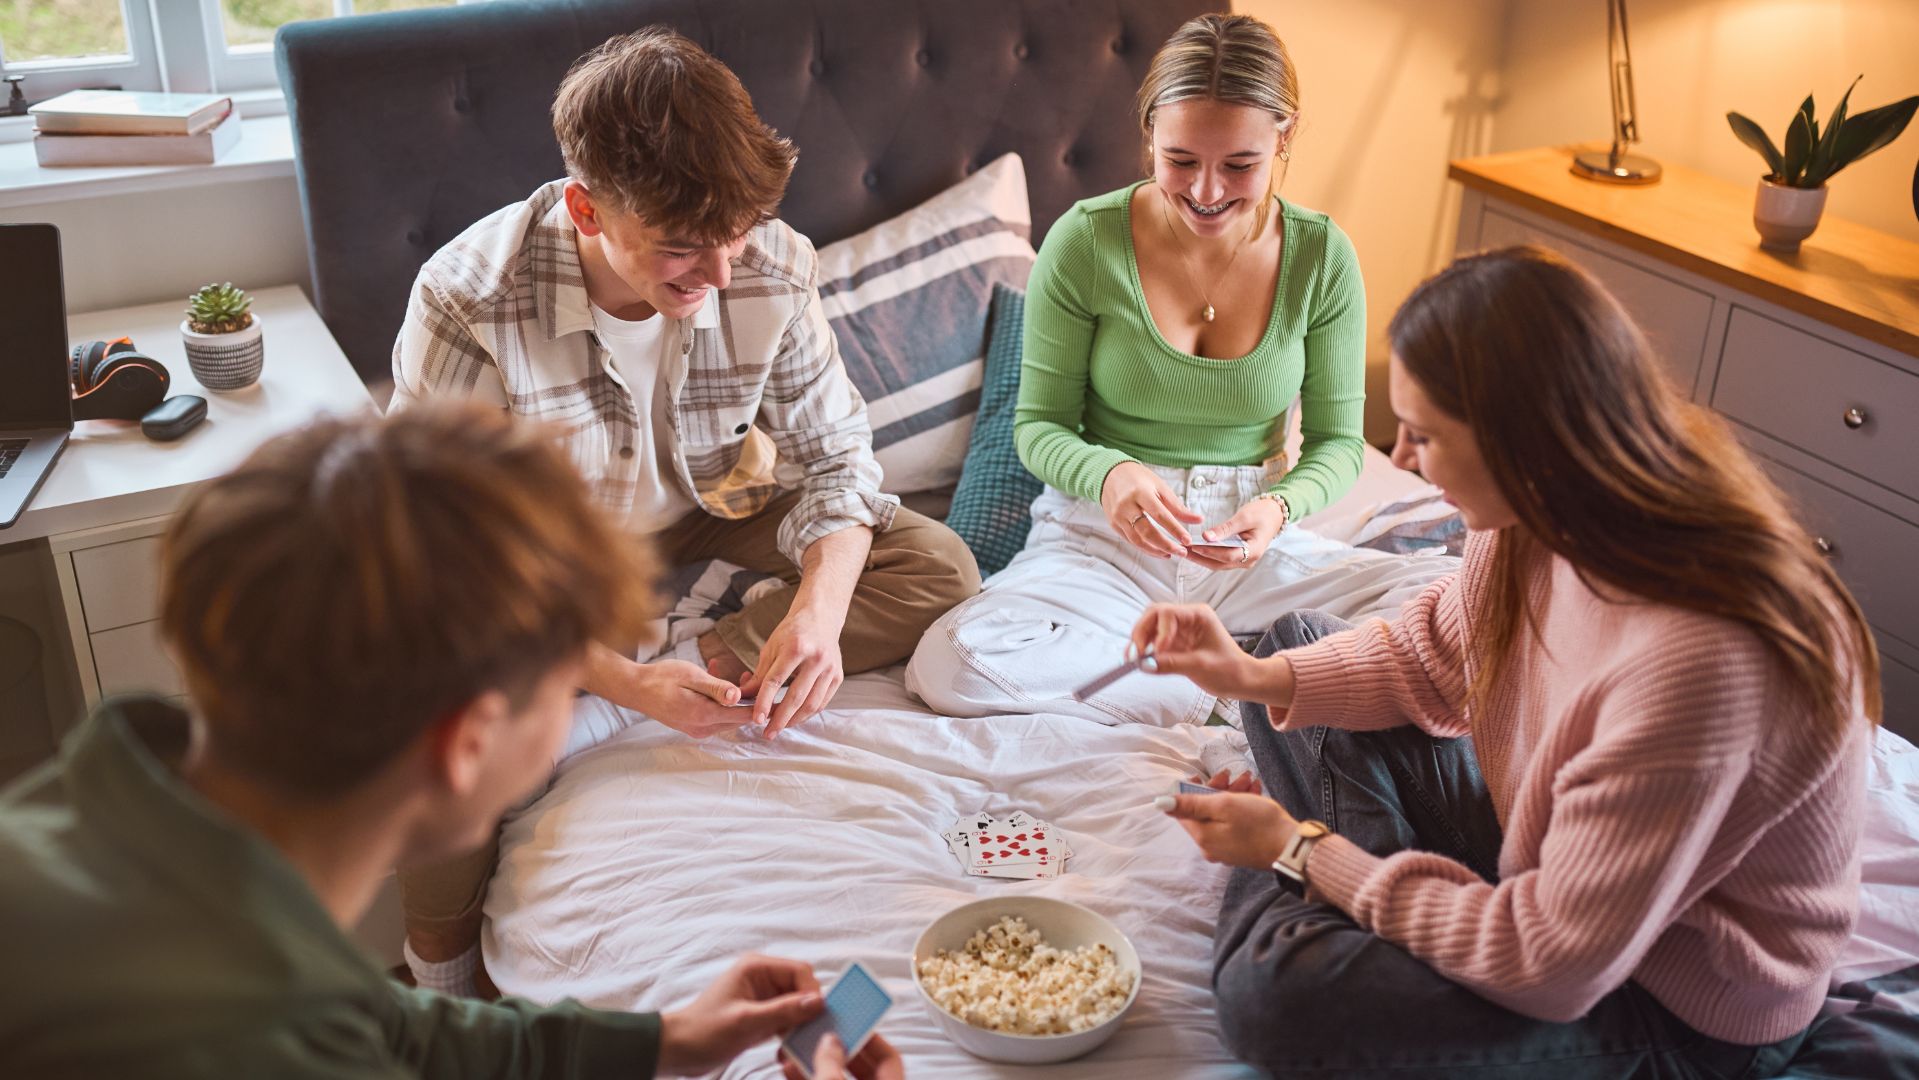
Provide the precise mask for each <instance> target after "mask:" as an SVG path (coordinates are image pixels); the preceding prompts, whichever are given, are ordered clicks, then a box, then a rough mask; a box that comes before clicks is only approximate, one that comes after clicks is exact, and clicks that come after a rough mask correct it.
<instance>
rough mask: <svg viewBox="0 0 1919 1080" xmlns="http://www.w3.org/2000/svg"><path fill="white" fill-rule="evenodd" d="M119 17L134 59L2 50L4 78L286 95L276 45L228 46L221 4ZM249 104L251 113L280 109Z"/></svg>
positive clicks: (169, 4) (336, 9) (148, 4)
mask: <svg viewBox="0 0 1919 1080" xmlns="http://www.w3.org/2000/svg"><path fill="white" fill-rule="evenodd" d="M456 2H457V3H461V4H467V3H483V2H485V0H456ZM332 4H333V15H334V17H336V18H337V17H340V16H346V15H351V14H353V0H332ZM120 14H121V18H122V19H123V20H124V22H125V25H126V28H127V50H128V53H129V55H126V56H118V57H86V58H83V59H75V60H23V61H19V62H17V63H12V64H9V63H8V62H7V59H6V56H5V54H4V52H0V75H25V76H26V77H27V79H26V82H25V84H24V85H23V89H24V90H25V92H26V94H27V97H28V99H29V100H32V101H40V100H43V99H45V98H50V97H52V96H54V95H55V94H63V93H65V92H67V91H68V90H78V89H81V88H82V87H89V86H119V87H122V88H123V89H127V90H164V91H172V92H176V93H206V92H217V93H222V94H246V95H247V96H248V97H249V98H253V97H255V96H257V97H259V98H260V99H262V102H264V101H265V99H269V98H271V99H278V98H279V90H280V73H279V71H278V70H277V69H276V67H275V65H274V62H273V46H271V45H243V46H240V47H238V48H230V47H228V45H227V35H226V26H225V24H224V23H223V22H222V18H221V10H220V0H120ZM275 103H276V104H277V101H276V102H275ZM249 104H250V107H249V108H248V109H247V114H248V115H254V116H257V115H263V114H265V113H268V112H273V111H278V110H277V109H276V108H273V107H271V106H269V107H268V108H261V107H259V103H253V102H250V103H249ZM281 107H283V106H281Z"/></svg>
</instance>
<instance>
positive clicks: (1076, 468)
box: [1013, 181, 1366, 520]
mask: <svg viewBox="0 0 1919 1080" xmlns="http://www.w3.org/2000/svg"><path fill="white" fill-rule="evenodd" d="M1144 182H1145V181H1141V183H1144ZM1138 187H1139V184H1134V185H1132V186H1130V187H1126V188H1122V189H1120V190H1119V191H1114V192H1110V193H1108V194H1105V195H1101V196H1098V197H1097V198H1092V199H1087V200H1085V201H1083V202H1080V203H1078V204H1076V205H1075V206H1074V207H1073V208H1072V209H1070V210H1068V211H1067V212H1066V213H1065V214H1064V215H1063V216H1062V217H1061V218H1060V219H1059V220H1058V221H1057V222H1055V223H1054V224H1053V227H1052V228H1051V229H1050V230H1049V231H1048V232H1047V234H1046V240H1045V242H1044V243H1043V244H1041V245H1040V250H1039V260H1038V262H1036V263H1035V264H1034V266H1033V274H1032V278H1031V280H1030V281H1029V282H1028V285H1027V294H1026V330H1025V347H1024V356H1023V359H1022V362H1021V367H1020V386H1019V405H1018V408H1017V411H1016V413H1015V419H1014V427H1013V440H1014V444H1015V445H1016V446H1017V447H1018V449H1019V456H1020V460H1021V461H1024V462H1025V463H1026V467H1027V468H1028V469H1031V470H1032V471H1033V475H1035V476H1037V477H1039V478H1040V479H1041V480H1044V481H1045V482H1046V483H1048V484H1051V485H1053V486H1054V487H1056V488H1058V489H1060V490H1061V491H1064V492H1068V493H1070V494H1073V495H1077V496H1079V497H1080V498H1083V499H1089V500H1092V501H1094V502H1097V501H1099V496H1100V488H1101V487H1102V485H1104V484H1105V482H1106V474H1107V473H1109V472H1111V471H1112V469H1113V467H1114V466H1116V465H1119V464H1121V463H1122V462H1126V461H1140V462H1144V463H1147V464H1152V465H1166V466H1172V467H1175V468H1189V467H1191V466H1194V465H1257V464H1260V463H1262V462H1264V461H1266V460H1268V459H1270V458H1272V457H1273V456H1274V455H1276V454H1278V453H1280V452H1281V451H1282V450H1283V449H1284V447H1285V440H1286V430H1287V426H1288V411H1289V410H1290V409H1291V407H1292V403H1293V401H1294V399H1295V398H1297V399H1298V401H1299V405H1300V430H1301V435H1302V436H1303V443H1302V446H1301V448H1300V454H1299V461H1298V462H1296V463H1295V464H1294V465H1293V467H1292V469H1291V470H1290V471H1288V472H1287V473H1286V474H1285V476H1284V477H1283V478H1282V479H1280V480H1279V482H1278V483H1277V484H1276V485H1274V488H1273V490H1274V491H1275V492H1277V493H1278V494H1280V495H1282V496H1284V497H1285V499H1286V505H1287V507H1288V508H1289V510H1290V511H1291V514H1290V517H1291V518H1292V519H1293V520H1298V519H1299V518H1302V517H1305V516H1306V515H1307V514H1310V513H1313V512H1314V511H1316V510H1319V509H1322V508H1324V507H1326V506H1328V505H1330V504H1331V503H1332V502H1333V501H1334V500H1335V499H1337V498H1339V497H1340V496H1341V495H1343V494H1345V493H1346V491H1347V490H1348V489H1349V488H1351V487H1352V486H1353V482H1354V481H1356V480H1358V479H1359V471H1360V467H1361V465H1362V464H1363V463H1364V457H1363V454H1364V443H1363V442H1362V441H1361V432H1362V430H1363V424H1364V414H1365V405H1366V289H1365V285H1364V283H1363V282H1362V281H1361V280H1360V275H1359V257H1358V255H1357V254H1355V253H1354V251H1353V245H1352V241H1350V240H1348V239H1347V238H1346V234H1345V233H1344V232H1341V231H1340V228H1339V226H1337V225H1335V224H1333V222H1332V219H1331V218H1328V217H1327V216H1326V215H1325V214H1320V213H1315V212H1313V211H1311V210H1305V209H1302V208H1300V207H1296V206H1293V205H1291V204H1290V203H1285V202H1283V201H1282V202H1281V203H1280V204H1279V210H1278V212H1279V213H1280V214H1281V215H1282V220H1283V221H1284V223H1285V232H1284V239H1283V243H1282V246H1281V256H1280V268H1279V281H1278V284H1277V285H1276V287H1275V289H1274V296H1273V306H1272V313H1271V315H1270V316H1269V317H1268V319H1267V323H1266V333H1265V336H1264V337H1262V338H1261V339H1260V342H1259V344H1258V345H1257V346H1255V347H1254V349H1253V351H1252V352H1251V353H1248V354H1247V355H1246V356H1244V357H1241V358H1239V359H1236V360H1210V359H1207V358H1205V357H1200V356H1194V355H1192V354H1191V353H1184V352H1180V351H1179V350H1177V349H1175V348H1173V347H1172V346H1171V345H1168V344H1167V343H1166V339H1165V338H1164V337H1162V336H1161V335H1160V332H1159V327H1158V326H1157V325H1155V324H1154V322H1153V317H1152V314H1151V313H1150V312H1149V311H1148V310H1147V307H1146V296H1145V294H1144V293H1143V292H1142V291H1141V289H1140V283H1139V264H1138V262H1137V260H1136V258H1135V256H1134V252H1133V234H1132V224H1131V221H1130V217H1131V207H1132V199H1133V192H1134V190H1135V189H1137V188H1138Z"/></svg>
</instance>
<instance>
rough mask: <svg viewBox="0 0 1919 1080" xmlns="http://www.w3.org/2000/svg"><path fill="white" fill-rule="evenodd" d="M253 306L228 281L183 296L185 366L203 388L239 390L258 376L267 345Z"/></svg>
mask: <svg viewBox="0 0 1919 1080" xmlns="http://www.w3.org/2000/svg"><path fill="white" fill-rule="evenodd" d="M252 308H253V298H252V297H250V296H248V295H247V293H246V290H245V289H236V288H234V287H233V283H232V282H230V281H229V282H227V283H225V284H223V285H207V286H204V287H202V288H201V289H200V290H199V291H198V292H195V293H194V294H193V295H192V296H189V297H187V317H186V318H185V319H184V320H182V321H181V323H180V336H181V337H182V338H184V339H186V347H187V366H188V367H189V368H192V369H193V377H194V378H195V379H198V380H199V382H200V385H201V386H204V387H206V388H207V389H208V390H238V389H241V388H242V387H247V386H252V385H253V384H254V382H255V381H257V380H258V379H259V378H260V367H261V364H262V363H263V362H264V361H265V359H266V342H265V340H264V339H263V338H262V336H261V334H262V327H261V326H260V317H259V316H258V315H255V314H254V313H253V311H252Z"/></svg>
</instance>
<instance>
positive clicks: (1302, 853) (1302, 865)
mask: <svg viewBox="0 0 1919 1080" xmlns="http://www.w3.org/2000/svg"><path fill="white" fill-rule="evenodd" d="M1332 832H1333V830H1331V829H1329V828H1327V827H1326V823H1325V822H1323V821H1302V822H1300V823H1299V824H1298V825H1296V826H1294V827H1293V838H1292V839H1291V840H1288V841H1286V846H1285V847H1283V848H1281V849H1280V851H1279V858H1277V859H1274V860H1273V869H1274V870H1277V871H1279V872H1280V873H1282V874H1285V875H1286V876H1287V877H1289V878H1292V879H1293V880H1294V881H1297V882H1299V883H1300V884H1301V885H1304V884H1306V860H1307V859H1310V858H1312V855H1313V845H1315V844H1317V843H1319V842H1320V841H1321V840H1322V839H1324V838H1326V837H1328V836H1330V835H1332Z"/></svg>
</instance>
